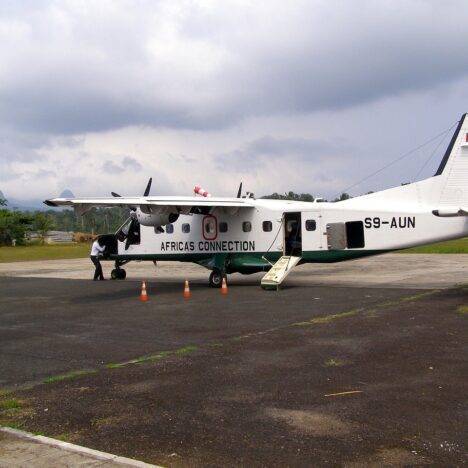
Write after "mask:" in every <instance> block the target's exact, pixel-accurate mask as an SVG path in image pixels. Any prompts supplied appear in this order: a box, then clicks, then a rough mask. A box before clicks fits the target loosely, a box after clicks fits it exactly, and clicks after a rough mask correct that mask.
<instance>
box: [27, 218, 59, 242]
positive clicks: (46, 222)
mask: <svg viewBox="0 0 468 468" xmlns="http://www.w3.org/2000/svg"><path fill="white" fill-rule="evenodd" d="M32 226H33V229H34V230H35V231H37V233H38V234H39V238H40V240H41V244H43V243H44V239H45V236H46V235H47V232H48V231H50V230H51V229H53V228H54V226H55V223H54V220H53V218H52V216H50V215H48V214H46V213H41V212H40V211H39V212H36V213H35V214H34V218H33V224H32Z"/></svg>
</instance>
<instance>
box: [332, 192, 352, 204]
mask: <svg viewBox="0 0 468 468" xmlns="http://www.w3.org/2000/svg"><path fill="white" fill-rule="evenodd" d="M350 198H351V195H349V193H342V194H341V195H340V196H339V198H335V199H334V200H333V201H334V202H338V201H343V200H349V199H350Z"/></svg>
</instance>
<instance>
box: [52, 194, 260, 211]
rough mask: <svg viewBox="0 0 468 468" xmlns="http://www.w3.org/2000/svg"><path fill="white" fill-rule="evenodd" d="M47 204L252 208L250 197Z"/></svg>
mask: <svg viewBox="0 0 468 468" xmlns="http://www.w3.org/2000/svg"><path fill="white" fill-rule="evenodd" d="M44 203H45V204H46V205H48V206H54V207H56V206H72V207H74V208H75V209H76V211H78V212H85V211H87V210H89V209H91V208H93V207H113V206H120V207H129V208H130V207H143V209H145V207H151V206H154V207H160V208H171V207H173V208H174V209H176V210H177V211H185V212H187V211H190V212H197V209H204V210H206V209H213V208H217V207H224V208H227V207H235V208H253V207H254V206H255V205H254V203H253V200H252V199H248V198H219V197H119V198H117V197H100V198H51V199H50V200H45V201H44Z"/></svg>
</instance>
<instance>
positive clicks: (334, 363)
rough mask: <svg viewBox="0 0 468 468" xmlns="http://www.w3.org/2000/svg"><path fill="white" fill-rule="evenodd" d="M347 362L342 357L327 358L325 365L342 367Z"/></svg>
mask: <svg viewBox="0 0 468 468" xmlns="http://www.w3.org/2000/svg"><path fill="white" fill-rule="evenodd" d="M345 364H346V362H345V361H342V360H341V359H327V360H326V361H325V362H324V363H323V365H324V366H325V367H341V366H344V365H345Z"/></svg>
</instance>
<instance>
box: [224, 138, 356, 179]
mask: <svg viewBox="0 0 468 468" xmlns="http://www.w3.org/2000/svg"><path fill="white" fill-rule="evenodd" d="M346 149H349V145H348V146H341V145H338V144H336V143H333V142H329V141H325V140H316V139H308V138H275V137H273V136H271V135H266V136H263V137H261V138H258V139H256V140H252V141H250V142H248V143H247V144H245V145H243V146H242V147H241V148H239V149H236V150H234V151H230V152H228V153H222V154H219V155H216V156H215V161H216V165H217V167H218V168H219V169H223V170H225V169H229V170H233V169H234V170H237V171H245V170H246V168H248V169H249V170H250V169H258V168H261V167H262V166H264V165H265V164H274V163H275V160H286V161H289V162H291V163H294V164H297V165H300V164H304V163H306V162H313V163H315V164H318V163H320V162H321V161H323V160H324V159H326V158H327V157H330V156H333V157H334V158H340V154H342V152H343V150H346Z"/></svg>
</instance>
